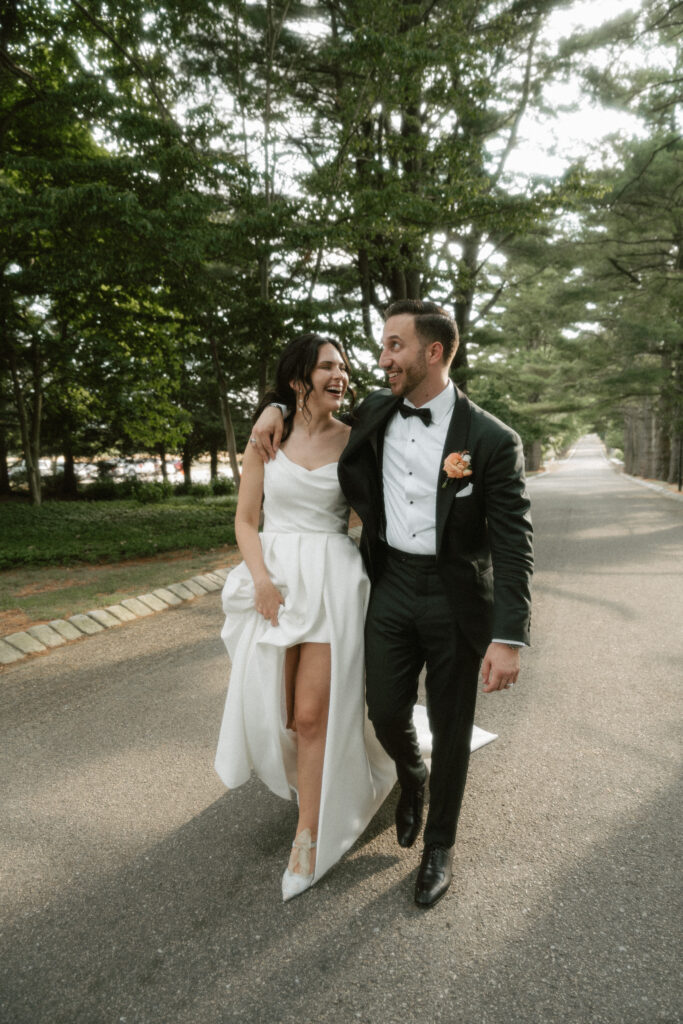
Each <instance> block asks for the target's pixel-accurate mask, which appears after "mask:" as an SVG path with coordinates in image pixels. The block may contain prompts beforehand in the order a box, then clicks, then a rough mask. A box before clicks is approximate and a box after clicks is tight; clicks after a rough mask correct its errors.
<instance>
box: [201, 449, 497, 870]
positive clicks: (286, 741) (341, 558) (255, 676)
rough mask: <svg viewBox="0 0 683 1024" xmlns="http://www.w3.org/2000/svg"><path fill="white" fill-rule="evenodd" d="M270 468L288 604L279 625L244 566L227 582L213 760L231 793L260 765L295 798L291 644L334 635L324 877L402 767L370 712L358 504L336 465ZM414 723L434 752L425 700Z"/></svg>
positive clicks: (267, 483)
mask: <svg viewBox="0 0 683 1024" xmlns="http://www.w3.org/2000/svg"><path fill="white" fill-rule="evenodd" d="M264 471H265V477H264V504H263V511H264V523H263V532H262V534H261V544H262V547H263V557H264V560H265V563H266V566H267V567H268V571H269V573H270V576H271V579H272V580H273V583H274V584H275V586H276V587H277V588H278V590H279V591H280V592H281V594H282V596H283V597H284V605H283V606H282V607H281V609H280V614H279V619H278V625H277V626H272V625H271V624H270V622H268V621H267V620H266V619H264V618H263V616H261V615H259V614H258V612H257V611H256V609H255V608H254V587H253V582H252V578H251V574H250V572H249V570H248V569H247V567H246V565H245V564H244V562H242V563H241V564H240V565H238V566H237V568H235V569H234V570H233V571H232V572H231V573H230V574H229V576H228V578H227V580H226V582H225V587H224V589H223V609H224V611H225V614H226V619H225V625H224V627H223V631H222V633H221V636H222V638H223V640H224V642H225V645H226V647H227V649H228V653H229V655H230V659H231V662H232V669H231V672H230V685H229V688H228V696H227V700H226V703H225V711H224V714H223V721H222V724H221V730H220V736H219V739H218V749H217V752H216V762H215V767H216V771H217V772H218V774H219V776H220V777H221V779H222V780H223V782H224V783H225V785H226V786H227V787H228V788H230V789H235V788H236V787H237V786H241V785H242V784H243V783H244V782H246V781H247V780H248V779H249V777H250V775H251V772H252V771H254V772H255V773H256V774H257V775H258V776H259V778H260V779H261V780H262V781H263V782H264V783H265V784H266V785H267V786H268V788H269V789H271V790H272V791H273V792H274V793H276V794H277V795H278V796H281V797H284V798H285V799H291V798H292V797H295V796H296V733H294V732H292V731H291V730H289V729H287V728H286V709H285V685H284V663H285V652H286V650H287V648H288V647H293V646H295V645H296V644H300V643H303V642H305V641H307V640H308V641H317V642H321V643H329V644H330V650H331V683H330V707H329V716H328V724H327V739H326V746H325V759H324V766H323V778H322V793H321V801H320V817H319V819H318V842H317V850H316V859H315V875H314V882H316V881H317V880H318V879H319V878H321V877H322V875H324V874H325V872H326V871H328V870H329V869H330V868H331V867H332V865H333V864H335V863H336V862H337V861H338V860H339V858H340V857H341V856H342V855H343V854H344V853H345V852H346V851H347V850H348V849H349V847H350V846H352V845H353V843H354V842H355V840H356V839H357V838H358V836H359V835H360V834H361V833H362V832H363V830H364V829H365V827H366V826H367V825H368V823H369V821H370V819H371V818H372V817H373V816H374V814H375V813H376V811H377V810H378V808H379V807H380V805H381V804H382V802H383V801H384V799H385V798H386V796H387V795H388V793H389V792H390V790H391V788H392V787H393V785H394V783H395V781H396V770H395V767H394V764H393V761H392V760H391V759H390V758H389V757H388V755H387V754H386V753H385V752H384V750H383V749H382V747H381V746H380V744H379V742H378V740H377V739H376V737H375V734H374V730H373V728H372V725H371V724H370V722H369V720H368V718H367V712H366V709H365V684H364V674H363V623H364V620H365V612H366V609H367V604H368V598H369V594H370V583H369V581H368V578H367V576H366V574H365V571H364V568H363V563H362V559H361V556H360V552H359V551H358V547H357V546H356V544H355V543H354V542H353V541H352V540H351V538H350V537H349V536H348V533H347V523H348V507H347V505H346V502H345V500H344V497H343V495H342V492H341V489H340V487H339V483H338V481H337V464H336V463H329V464H328V465H326V466H321V467H320V468H319V469H314V470H308V469H305V468H304V467H303V466H300V465H298V463H295V462H292V461H291V460H290V459H289V458H288V457H287V455H286V454H285V453H284V452H283V451H282V449H280V450H279V451H278V453H277V456H276V458H275V459H273V460H271V461H270V462H268V463H267V464H266V466H265V468H264ZM415 724H416V726H417V729H418V735H419V738H420V744H421V747H422V750H423V754H424V755H425V757H429V754H430V751H431V735H430V733H429V726H428V724H427V715H426V709H425V708H423V707H416V709H415ZM491 739H494V736H493V735H492V734H491V733H484V732H483V731H482V730H479V729H477V727H476V726H475V730H474V735H473V742H472V749H475V747H477V746H481V745H482V744H483V743H487V742H488V741H489V740H491Z"/></svg>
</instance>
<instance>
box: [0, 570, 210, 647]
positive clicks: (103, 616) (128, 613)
mask: <svg viewBox="0 0 683 1024" xmlns="http://www.w3.org/2000/svg"><path fill="white" fill-rule="evenodd" d="M229 572H230V570H229V569H214V570H213V571H212V572H206V573H202V574H201V575H199V576H193V577H192V578H191V579H189V580H183V582H182V583H170V584H168V586H166V587H158V588H157V589H156V590H154V591H152V592H151V593H148V594H139V595H138V596H137V597H127V598H126V599H125V600H123V601H121V603H120V604H112V605H109V606H108V607H107V608H93V609H92V611H89V612H84V613H79V614H78V615H71V616H70V617H69V619H68V620H66V619H53V620H52V622H47V623H41V624H40V625H37V626H28V627H27V628H26V629H25V630H21V631H20V632H17V633H10V635H9V636H5V637H2V638H0V666H3V665H11V664H12V663H13V662H15V661H22V660H23V659H24V658H26V657H28V656H29V655H30V654H44V653H45V652H46V651H49V650H51V649H52V648H53V647H61V646H62V645H63V644H65V643H67V642H68V641H70V640H82V639H83V637H85V636H94V634H95V633H102V632H103V631H104V630H105V629H112V628H114V627H116V626H123V625H124V623H126V622H132V621H133V620H135V619H138V618H143V617H144V616H147V615H154V614H156V612H162V611H166V610H167V609H168V608H171V607H174V606H177V605H180V604H183V603H184V602H185V601H194V599H195V598H196V597H204V596H205V595H206V594H209V593H213V592H215V591H218V590H222V589H223V584H224V583H225V580H226V577H227V575H228V573H229Z"/></svg>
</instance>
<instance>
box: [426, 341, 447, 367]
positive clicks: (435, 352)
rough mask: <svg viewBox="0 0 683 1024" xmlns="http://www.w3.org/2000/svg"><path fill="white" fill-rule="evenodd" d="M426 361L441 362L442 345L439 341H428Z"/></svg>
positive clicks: (431, 362)
mask: <svg viewBox="0 0 683 1024" xmlns="http://www.w3.org/2000/svg"><path fill="white" fill-rule="evenodd" d="M427 362H428V363H430V364H433V363H442V362H443V345H442V344H441V342H440V341H430V343H429V345H427Z"/></svg>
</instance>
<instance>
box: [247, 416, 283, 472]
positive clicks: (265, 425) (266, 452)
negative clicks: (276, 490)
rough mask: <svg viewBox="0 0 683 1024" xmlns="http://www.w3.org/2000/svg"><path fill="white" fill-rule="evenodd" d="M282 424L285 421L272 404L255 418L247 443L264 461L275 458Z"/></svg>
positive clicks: (280, 437)
mask: <svg viewBox="0 0 683 1024" xmlns="http://www.w3.org/2000/svg"><path fill="white" fill-rule="evenodd" d="M284 426H285V421H284V417H283V415H282V413H281V412H280V410H279V409H276V408H275V407H274V406H272V405H269V406H268V407H267V408H266V409H264V410H263V412H262V413H261V415H260V416H259V418H258V419H257V420H256V423H255V424H254V426H253V429H252V431H251V437H250V438H249V444H250V445H251V446H252V448H253V449H254V451H256V452H257V453H258V454H259V455H260V456H261V458H262V459H263V461H264V462H269V461H270V460H271V459H274V458H275V455H276V453H277V450H278V448H279V447H280V441H281V440H282V431H283V429H284Z"/></svg>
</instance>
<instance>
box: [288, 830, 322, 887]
mask: <svg viewBox="0 0 683 1024" xmlns="http://www.w3.org/2000/svg"><path fill="white" fill-rule="evenodd" d="M315 845H316V844H315V842H313V840H312V839H311V830H310V828H305V829H303V830H302V831H301V832H299V835H298V836H296V838H295V839H294V842H293V843H292V852H291V855H290V858H289V864H288V865H287V870H286V871H285V873H284V875H283V876H282V899H283V901H284V902H285V903H286V902H287V900H291V899H292V897H294V896H299V894H300V893H302V892H305V891H306V889H310V887H311V885H312V884H313V872H312V871H311V850H312V849H314V847H315ZM296 868H298V869H299V870H298V871H297V870H295V869H296Z"/></svg>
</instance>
